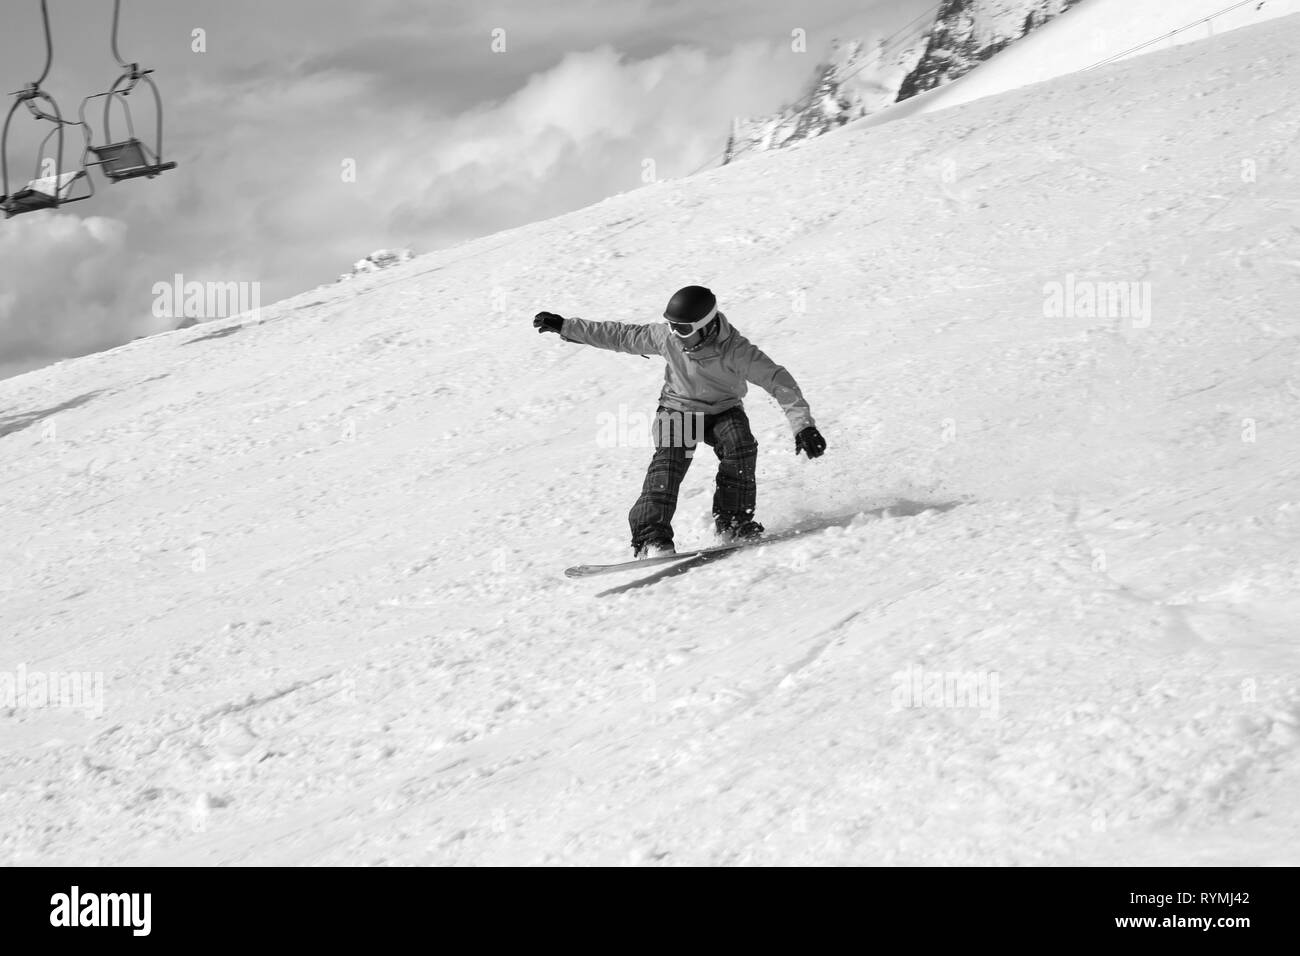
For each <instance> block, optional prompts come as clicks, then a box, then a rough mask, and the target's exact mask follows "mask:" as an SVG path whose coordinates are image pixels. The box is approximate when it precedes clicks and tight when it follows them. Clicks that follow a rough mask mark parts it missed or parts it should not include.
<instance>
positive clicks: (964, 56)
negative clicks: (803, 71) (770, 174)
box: [723, 0, 1079, 165]
mask: <svg viewBox="0 0 1300 956" xmlns="http://www.w3.org/2000/svg"><path fill="white" fill-rule="evenodd" d="M1078 2H1079V0H946V2H945V3H943V5H942V6H941V7H940V9H939V10H938V11H937V13H936V14H935V15H934V16H933V17H932V18H925V19H922V20H920V21H919V22H914V23H913V24H911V25H909V26H908V27H905V28H904V30H903V31H902V32H901V33H900V35H898V36H892V37H879V38H875V39H873V40H871V41H865V40H862V39H857V40H850V41H836V42H835V43H834V44H833V45H832V49H831V54H830V56H829V57H828V58H827V60H826V62H825V63H822V64H820V65H819V66H818V67H817V69H816V71H815V75H814V77H813V79H812V81H811V82H810V84H809V86H808V88H807V89H806V91H805V92H804V94H803V96H801V97H800V98H799V100H797V101H796V102H795V103H793V104H791V105H789V106H786V107H784V108H783V109H781V110H779V111H778V112H777V113H776V114H775V115H773V116H767V117H760V118H756V119H749V118H737V119H736V120H734V121H733V123H732V129H731V134H730V136H729V138H728V140H727V147H726V151H725V154H724V156H723V165H726V164H728V163H731V162H734V161H736V160H738V159H741V158H743V157H745V156H747V155H751V154H753V153H760V152H766V151H768V150H772V149H782V148H784V147H787V146H793V145H794V144H796V143H801V142H804V141H805V140H808V139H810V138H813V137H816V136H821V135H822V134H824V133H827V132H830V131H831V130H833V129H837V128H838V127H840V126H843V125H844V124H846V123H849V122H851V121H853V120H855V119H860V118H861V117H864V116H868V115H870V114H872V113H875V112H877V111H879V110H881V109H884V108H885V107H886V106H889V105H890V104H891V103H894V102H897V101H898V100H900V99H907V98H908V97H910V96H914V95H915V94H916V93H918V92H921V91H923V90H927V89H931V88H933V87H935V86H940V85H942V84H944V83H947V82H950V81H951V80H953V79H956V78H957V77H959V76H961V75H963V74H965V73H967V72H969V71H970V70H971V69H973V68H974V67H975V66H977V65H978V64H979V63H981V62H982V61H984V60H986V59H988V58H989V57H991V56H993V55H994V54H996V53H997V52H999V51H1000V50H1002V49H1003V48H1004V47H1006V46H1007V45H1008V44H1009V43H1011V42H1012V41H1014V40H1018V39H1020V38H1021V37H1023V36H1025V35H1026V34H1028V33H1030V32H1032V31H1033V30H1035V29H1037V28H1038V27H1040V26H1042V25H1043V24H1045V23H1047V22H1048V21H1049V20H1051V19H1052V18H1053V17H1055V16H1057V15H1058V14H1059V13H1061V12H1063V11H1064V10H1065V9H1067V8H1068V7H1070V6H1072V5H1073V4H1075V3H1078Z"/></svg>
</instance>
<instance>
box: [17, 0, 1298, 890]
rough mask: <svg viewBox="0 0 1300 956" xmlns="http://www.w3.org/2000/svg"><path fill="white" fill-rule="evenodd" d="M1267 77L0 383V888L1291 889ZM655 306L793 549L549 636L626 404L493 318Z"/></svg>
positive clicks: (1287, 509) (632, 199) (1294, 494)
mask: <svg viewBox="0 0 1300 956" xmlns="http://www.w3.org/2000/svg"><path fill="white" fill-rule="evenodd" d="M1133 2H1136V0H1133ZM1189 2H1190V0H1189ZM1198 2H1199V0H1198ZM1257 2H1258V0H1257ZM1090 5H1091V4H1090V2H1085V3H1082V4H1080V5H1079V6H1078V7H1077V8H1076V9H1074V10H1072V11H1070V13H1069V14H1067V15H1066V16H1065V17H1061V18H1059V19H1058V20H1057V21H1055V23H1057V24H1064V23H1065V22H1066V20H1067V17H1075V16H1079V15H1082V14H1083V13H1084V12H1085V11H1087V10H1088V8H1089V6H1090ZM1252 7H1253V4H1252ZM1051 28H1052V27H1051V25H1050V24H1049V25H1048V27H1045V28H1043V30H1041V31H1038V32H1037V33H1036V36H1039V37H1041V36H1044V35H1046V31H1048V30H1050V29H1051ZM1034 39H1035V38H1034V37H1029V38H1027V39H1026V40H1025V41H1024V44H1021V43H1017V44H1014V45H1012V46H1011V47H1009V48H1007V49H1006V50H1004V51H1003V52H1002V53H1001V54H1000V55H999V56H998V57H995V58H994V59H993V60H991V61H989V63H986V64H985V65H984V66H982V67H981V68H980V69H978V70H975V71H972V72H971V73H970V74H967V76H966V77H965V78H963V79H961V80H957V81H955V82H954V83H951V84H949V85H948V86H947V87H943V88H941V89H940V90H938V91H933V92H943V91H944V90H949V89H953V88H956V87H958V86H961V85H964V84H965V82H966V81H967V80H970V79H973V78H974V77H976V76H978V75H979V74H980V73H982V72H983V71H984V70H985V69H987V68H988V67H990V66H992V65H993V64H995V63H1005V64H1006V65H1005V66H1004V67H1000V69H1005V70H1006V71H1007V72H1006V73H1005V74H1004V79H1005V78H1006V77H1010V76H1012V75H1013V74H1016V75H1021V76H1024V75H1033V74H1034V71H1035V70H1037V69H1038V68H1039V64H1040V62H1047V60H1048V57H1047V56H1046V54H1043V59H1042V60H1041V61H1040V60H1038V59H1032V60H1030V59H1025V60H1023V61H1022V62H1021V63H1020V64H1019V67H1018V68H1017V69H1015V70H1013V69H1012V68H1013V67H1014V66H1015V65H1016V64H1015V62H1014V61H1015V58H1017V57H1027V56H1028V53H1027V52H1026V51H1032V50H1033V47H1032V44H1033V43H1034ZM1037 56H1038V54H1035V57H1037ZM1298 73H1300V18H1297V17H1289V18H1287V19H1278V20H1275V21H1273V22H1271V23H1266V24H1259V25H1255V26H1249V27H1245V28H1243V29H1240V30H1235V31H1233V32H1231V33H1227V34H1224V35H1216V36H1214V37H1213V38H1203V39H1202V40H1201V41H1200V42H1197V43H1193V44H1188V45H1185V46H1182V47H1177V48H1174V49H1161V50H1159V51H1157V52H1153V53H1150V54H1149V55H1146V56H1142V57H1140V58H1138V59H1134V60H1130V61H1127V62H1120V63H1116V64H1111V65H1109V66H1105V67H1102V68H1099V69H1097V70H1094V71H1089V72H1077V73H1073V74H1071V75H1068V76H1062V77H1059V78H1057V79H1054V80H1050V81H1048V82H1046V83H1044V84H1041V85H1037V86H1034V87H1029V88H1023V89H1017V90H1013V91H1011V92H1006V93H1003V94H1001V95H996V96H984V97H982V98H980V99H977V100H975V101H972V102H969V103H966V104H963V105H961V106H959V107H956V108H951V109H945V110H941V111H940V110H936V111H934V112H932V113H929V114H928V115H925V116H922V117H916V118H911V119H902V120H898V121H896V122H892V123H888V124H884V125H880V126H874V127H873V126H867V125H866V123H868V122H869V121H870V120H871V119H872V118H871V117H868V118H867V120H864V121H861V125H857V126H854V125H850V126H848V127H847V128H844V129H842V130H840V131H839V132H837V133H836V134H834V135H831V136H824V137H821V138H818V139H815V140H812V141H810V142H808V143H806V144H805V146H804V147H802V148H800V149H797V150H787V151H782V152H774V153H771V154H769V155H766V156H760V157H755V158H754V159H753V160H751V161H748V162H745V163H739V164H736V165H734V166H731V167H728V168H725V169H720V170H714V171H710V172H708V173H705V174H703V175H699V176H695V177H691V178H689V179H683V180H676V181H664V182H658V183H653V184H648V185H646V186H645V187H643V188H642V189H640V190H637V191H634V192H629V193H625V194H622V195H619V196H616V197H613V198H610V199H608V200H606V201H604V202H601V203H598V204H596V205H593V206H591V207H589V208H587V209H583V210H579V211H577V212H574V213H571V214H568V215H565V216H561V217H559V218H557V219H553V220H549V221H546V222H538V223H534V224H531V225H528V226H524V227H522V228H518V229H513V230H509V231H507V232H502V233H499V234H496V235H493V236H488V237H484V238H482V239H479V240H476V241H473V242H468V243H465V244H462V245H459V246H457V247H455V248H454V249H447V250H443V251H440V252H436V253H432V254H429V255H426V256H423V257H421V259H420V262H419V266H418V267H416V266H415V265H414V264H413V265H412V266H410V267H407V268H403V269H397V270H394V271H393V272H391V273H387V274H385V275H384V276H383V278H382V280H381V281H367V280H364V279H363V280H359V281H356V282H348V283H341V284H338V285H334V284H331V285H328V286H325V287H323V288H321V289H316V290H312V291H311V292H306V293H304V294H303V295H301V296H297V297H295V298H293V299H290V300H287V301H284V302H280V303H275V304H271V305H267V306H265V307H264V308H263V309H262V310H261V314H260V318H259V321H257V322H243V323H240V322H238V321H237V320H223V321H222V322H220V323H219V324H218V327H215V328H214V327H212V326H213V323H205V325H204V326H202V327H199V328H196V329H190V330H182V331H177V332H169V333H165V334H161V335H155V336H150V337H148V338H145V339H142V340H140V341H138V342H134V343H131V344H128V345H124V346H121V347H119V348H116V349H113V350H111V351H108V352H103V353H99V354H96V355H92V356H87V357H84V358H79V359H75V360H70V361H65V362H61V363H59V364H57V365H54V366H50V367H48V368H43V369H40V370H38V371H34V372H30V373H27V374H24V375H20V376H17V377H15V378H11V379H7V380H4V381H0V461H3V463H4V470H3V475H2V476H0V507H2V508H3V517H4V527H3V536H2V537H0V632H2V633H3V635H4V639H3V641H2V642H0V781H3V785H2V786H0V819H2V820H3V826H0V863H3V864H25V865H36V864H41V865H63V864H69V865H73V864H75V865H78V866H87V865H94V864H207V865H212V864H331V863H346V864H350V865H357V864H430V863H440V864H452V863H461V864H490V863H500V864H510V863H514V864H519V863H553V864H562V863H594V864H644V865H673V864H681V865H690V864H745V863H749V864H763V863H772V864H801V863H823V864H826V863H831V864H834V863H845V864H1083V865H1089V864H1095V865H1115V864H1134V863H1142V864H1153V865H1154V864H1159V865H1164V866H1171V865H1187V864H1201V865H1204V864H1223V865H1269V864H1277V865H1292V866H1293V865H1296V864H1297V863H1300V802H1298V801H1297V800H1296V798H1295V794H1296V793H1297V791H1298V789H1300V697H1298V696H1297V680H1296V675H1297V674H1300V635H1298V632H1297V628H1296V621H1297V620H1300V489H1298V487H1297V475H1300V416H1297V414H1296V406H1297V401H1298V400H1300V374H1298V373H1297V369H1300V328H1298V327H1297V322H1296V319H1295V303H1296V301H1297V296H1300V279H1298V278H1297V272H1296V253H1295V223H1296V213H1297V197H1298V196H1300V102H1298V101H1297V97H1296V93H1295V77H1296V75H1297V74H1298ZM930 95H931V94H921V95H920V96H917V97H914V98H913V99H912V100H909V101H907V103H913V102H915V101H917V100H921V99H923V98H925V97H928V96H930ZM907 103H904V104H898V106H905V105H907ZM693 282H700V283H703V284H707V285H709V286H710V287H711V288H713V289H714V290H715V291H716V292H718V294H719V296H720V298H721V302H722V306H723V308H724V310H725V312H726V314H727V316H728V317H729V318H730V319H731V321H732V322H733V323H735V325H736V326H737V327H738V328H739V329H740V330H741V331H742V332H743V333H744V334H745V335H746V336H747V337H748V338H750V339H751V340H752V341H753V342H754V343H755V344H756V345H758V346H760V347H761V348H762V349H763V350H764V351H765V352H767V353H768V354H769V355H771V356H772V357H773V358H774V359H776V360H778V361H779V362H781V364H783V365H784V366H785V367H786V368H788V369H789V370H790V371H791V372H792V373H793V374H794V376H795V377H796V378H797V379H798V381H799V383H800V385H801V386H802V387H803V389H804V391H805V393H806V394H807V396H808V398H809V400H810V402H811V403H812V411H813V413H814V415H815V416H816V419H817V423H818V427H819V428H820V429H821V431H822V432H823V433H824V434H825V436H826V438H827V440H828V442H829V448H828V450H827V453H826V455H825V456H823V457H822V458H819V459H817V460H816V461H807V460H805V459H803V458H798V457H796V456H795V455H794V454H793V441H792V436H791V434H790V429H789V427H788V423H787V422H786V419H785V417H784V416H783V415H782V414H781V412H780V410H779V408H777V406H776V405H775V404H774V403H773V402H772V401H770V400H769V399H768V398H767V397H766V396H765V395H764V394H763V393H762V392H761V391H759V390H757V389H755V390H753V391H751V393H750V396H749V397H748V398H747V400H746V407H747V409H748V411H749V415H750V418H751V421H752V423H753V427H754V431H755V435H756V436H757V438H758V440H759V443H760V451H759V457H758V474H757V478H758V487H759V490H758V500H759V508H760V511H759V515H758V517H759V518H760V519H761V520H763V521H764V523H766V524H767V525H768V526H769V527H770V528H774V529H780V528H784V527H791V526H795V525H798V524H800V523H802V522H807V521H820V522H822V526H823V527H824V530H823V531H821V532H818V533H817V534H815V535H813V536H810V537H807V538H805V539H800V540H799V541H797V542H788V543H785V544H774V545H772V546H770V547H765V548H756V549H752V550H748V551H745V552H742V553H741V554H739V555H736V556H733V557H731V558H728V559H726V560H722V561H716V562H713V563H710V564H705V565H701V566H698V567H693V568H691V569H689V570H688V571H687V572H685V573H681V574H671V575H664V576H662V577H659V578H658V579H657V580H655V581H654V582H653V583H650V584H647V585H646V586H645V587H643V588H640V589H636V590H628V591H627V592H625V593H621V594H614V595H609V596H605V597H601V596H598V589H599V588H602V587H604V586H606V584H608V583H612V582H611V581H610V579H607V578H606V579H595V580H596V582H598V583H588V582H579V581H573V580H569V579H567V578H565V577H564V576H563V575H562V573H561V569H562V568H563V567H564V566H565V565H568V564H574V563H580V562H599V561H606V560H617V559H619V558H622V557H625V556H626V554H627V542H626V538H627V526H626V521H625V516H626V513H627V509H628V507H629V505H630V504H631V502H632V500H633V499H634V498H635V496H636V493H637V491H638V490H639V489H640V487H641V482H642V479H643V476H644V470H645V465H646V462H647V459H648V457H649V452H648V448H647V443H648V439H649V433H648V432H649V420H650V416H651V415H652V414H653V410H654V407H655V405H654V403H655V398H656V396H657V395H658V393H659V388H660V386H661V384H662V379H663V369H662V363H661V362H658V361H646V360H643V359H641V358H639V357H637V356H629V355H616V354H612V353H605V352H598V351H596V350H592V349H585V348H583V347H580V346H576V345H571V344H566V343H563V342H560V341H558V340H556V338H555V337H554V336H540V335H538V334H537V333H536V332H535V331H534V329H533V328H532V326H531V321H530V320H531V316H532V313H533V312H535V311H536V310H538V309H541V308H546V309H549V310H552V311H557V312H560V313H562V314H565V315H583V316H585V317H587V318H599V319H617V320H622V321H627V322H647V321H659V316H660V314H661V312H662V309H663V304H664V302H665V301H666V298H667V296H668V295H669V294H671V292H672V290H674V289H676V288H678V287H679V286H681V285H683V284H687V283H693ZM431 311H436V313H437V315H438V318H439V321H437V322H436V323H435V322H430V321H429V316H430V314H431ZM638 422H639V423H640V426H644V427H638V424H637V423H638ZM621 426H626V427H621ZM611 435H612V436H613V437H612V438H611ZM699 457H700V458H701V459H702V460H699V461H697V462H696V463H695V464H694V465H693V466H692V469H691V471H690V473H689V474H688V475H687V477H686V483H685V486H684V489H683V491H684V493H683V497H682V500H681V503H680V506H679V509H678V512H677V518H676V520H675V525H676V528H677V532H678V540H679V543H680V544H682V545H684V546H689V545H692V544H696V543H699V542H702V541H704V540H707V534H708V531H709V529H710V527H711V520H710V514H709V512H710V502H711V496H712V488H711V479H712V477H713V475H712V472H713V456H712V453H711V452H708V451H701V452H700V456H699ZM73 677H76V678H78V679H77V680H76V681H75V682H74V681H73V680H72V678H73ZM74 692H75V693H74Z"/></svg>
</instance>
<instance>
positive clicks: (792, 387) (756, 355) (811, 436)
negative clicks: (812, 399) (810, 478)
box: [736, 340, 826, 458]
mask: <svg viewBox="0 0 1300 956" xmlns="http://www.w3.org/2000/svg"><path fill="white" fill-rule="evenodd" d="M736 355H737V357H738V359H739V361H740V364H741V372H742V374H743V375H744V376H745V380H746V381H748V382H750V383H752V384H754V385H757V386H758V387H759V388H761V389H763V390H764V391H766V392H767V393H768V394H769V395H771V396H772V397H773V398H775V399H776V402H777V404H778V405H780V406H781V410H782V411H783V412H785V417H786V419H787V420H788V421H789V422H790V429H791V431H793V432H794V435H795V445H794V450H795V454H796V455H797V454H798V453H799V452H801V451H802V452H804V453H805V454H807V455H808V457H809V458H818V457H820V456H821V455H822V453H823V452H824V451H826V439H824V438H823V437H822V434H821V432H819V431H818V430H817V426H816V424H815V423H814V422H813V417H812V409H810V408H809V407H808V400H807V399H806V398H804V397H803V392H802V391H800V390H799V383H798V382H796V381H795V380H794V376H793V375H791V374H790V373H789V372H787V371H786V369H785V366H783V365H777V364H776V363H775V362H773V361H772V360H771V359H770V358H768V357H767V354H766V353H765V352H764V351H763V350H762V349H760V348H759V347H758V346H756V345H754V344H753V343H752V342H750V341H748V340H745V341H743V342H741V343H740V347H739V348H738V349H737V351H736Z"/></svg>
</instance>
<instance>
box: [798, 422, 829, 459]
mask: <svg viewBox="0 0 1300 956" xmlns="http://www.w3.org/2000/svg"><path fill="white" fill-rule="evenodd" d="M799 452H804V453H805V454H807V456H808V457H809V458H820V457H821V456H822V455H824V454H825V453H826V439H825V438H822V433H821V432H819V431H818V430H817V426H816V425H809V426H808V427H807V428H805V429H804V430H803V431H801V432H799V434H797V435H795V436H794V453H795V454H796V455H797V454H799Z"/></svg>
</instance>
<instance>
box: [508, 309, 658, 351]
mask: <svg viewBox="0 0 1300 956" xmlns="http://www.w3.org/2000/svg"><path fill="white" fill-rule="evenodd" d="M533 325H534V326H535V327H536V328H537V331H539V332H558V333H559V334H560V338H562V339H564V340H565V341H566V342H577V343H579V344H580V345H591V346H594V347H596V348H598V349H607V350H609V351H611V352H627V353H628V354H630V355H659V354H661V353H662V351H663V340H664V335H665V334H666V333H667V331H668V327H667V326H665V325H632V324H630V323H627V322H593V321H590V320H588V319H565V318H562V317H561V316H558V315H556V314H554V313H553V312H538V313H537V318H535V319H533Z"/></svg>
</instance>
